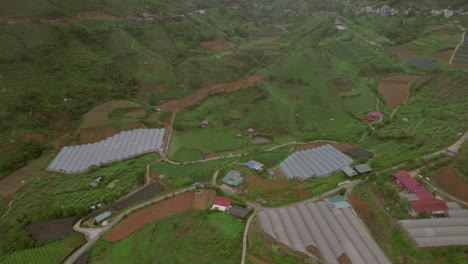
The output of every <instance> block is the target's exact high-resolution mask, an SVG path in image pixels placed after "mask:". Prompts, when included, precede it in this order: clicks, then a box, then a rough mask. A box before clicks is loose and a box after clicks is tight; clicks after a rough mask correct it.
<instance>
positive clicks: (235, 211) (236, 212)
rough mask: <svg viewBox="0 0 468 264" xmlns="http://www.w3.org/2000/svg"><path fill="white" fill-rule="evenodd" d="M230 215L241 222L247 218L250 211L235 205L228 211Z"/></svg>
mask: <svg viewBox="0 0 468 264" xmlns="http://www.w3.org/2000/svg"><path fill="white" fill-rule="evenodd" d="M228 213H229V214H230V215H232V216H235V217H237V218H239V219H241V220H244V219H245V217H246V216H247V215H248V214H249V209H247V208H245V207H242V206H238V205H234V206H232V207H230V208H229V209H228Z"/></svg>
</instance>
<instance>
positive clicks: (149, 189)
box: [83, 183, 164, 222]
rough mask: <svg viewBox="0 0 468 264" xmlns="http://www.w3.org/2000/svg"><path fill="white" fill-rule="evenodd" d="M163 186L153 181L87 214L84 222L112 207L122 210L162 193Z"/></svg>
mask: <svg viewBox="0 0 468 264" xmlns="http://www.w3.org/2000/svg"><path fill="white" fill-rule="evenodd" d="M163 189H164V188H163V186H162V185H161V184H159V183H151V184H148V185H147V186H145V187H143V188H141V189H140V190H138V191H136V192H134V193H132V194H130V195H128V196H125V197H123V198H121V199H119V200H117V201H115V202H114V203H112V204H110V205H107V206H104V207H102V208H100V209H98V210H96V211H94V212H93V213H91V214H89V215H87V216H86V217H85V218H84V219H83V222H86V221H88V220H91V219H93V218H94V217H96V216H98V215H100V214H101V213H104V212H106V211H109V210H111V209H116V210H122V209H124V208H126V207H128V206H130V205H132V204H135V203H137V202H141V201H144V200H146V199H148V198H150V197H152V196H154V195H156V194H158V193H161V192H162V191H163Z"/></svg>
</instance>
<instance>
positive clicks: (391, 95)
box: [378, 75, 424, 107]
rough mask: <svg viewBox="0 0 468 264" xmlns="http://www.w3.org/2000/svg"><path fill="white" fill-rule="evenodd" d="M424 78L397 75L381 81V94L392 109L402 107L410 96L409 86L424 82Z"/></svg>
mask: <svg viewBox="0 0 468 264" xmlns="http://www.w3.org/2000/svg"><path fill="white" fill-rule="evenodd" d="M422 80H424V78H422V77H420V76H412V75H397V76H391V77H386V78H383V79H382V80H380V85H379V88H378V90H379V93H380V94H382V95H383V97H384V98H385V101H386V103H387V105H388V106H390V107H397V106H399V105H401V104H402V103H403V102H404V101H405V100H406V98H408V94H409V85H410V84H411V82H413V81H422Z"/></svg>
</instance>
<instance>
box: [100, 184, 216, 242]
mask: <svg viewBox="0 0 468 264" xmlns="http://www.w3.org/2000/svg"><path fill="white" fill-rule="evenodd" d="M213 195H214V191H213V190H207V189H204V190H203V191H202V193H200V194H197V193H195V192H185V193H183V194H180V195H177V196H175V197H172V198H170V199H167V200H164V201H161V202H158V203H156V204H154V205H151V206H149V207H146V208H144V209H141V210H138V211H136V212H135V213H132V214H131V215H129V216H128V217H127V218H125V219H124V220H122V222H120V223H119V224H117V225H116V226H115V227H114V228H113V229H112V230H110V232H109V233H107V234H106V235H105V236H104V239H105V240H106V241H110V242H116V241H119V240H121V239H124V238H126V237H127V236H129V235H130V234H132V233H134V232H135V231H137V230H139V229H140V228H142V227H143V226H145V225H147V224H149V223H151V222H153V221H154V220H156V219H162V218H166V217H168V216H171V215H175V214H179V213H182V212H186V211H190V210H204V209H206V208H207V206H208V202H209V201H210V199H211V197H212V196H213Z"/></svg>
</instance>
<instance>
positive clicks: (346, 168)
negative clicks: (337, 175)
mask: <svg viewBox="0 0 468 264" xmlns="http://www.w3.org/2000/svg"><path fill="white" fill-rule="evenodd" d="M341 171H342V172H344V174H346V176H348V177H353V176H356V175H358V174H357V172H356V171H355V170H353V168H351V167H350V166H348V165H346V166H344V167H343V168H341Z"/></svg>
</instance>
